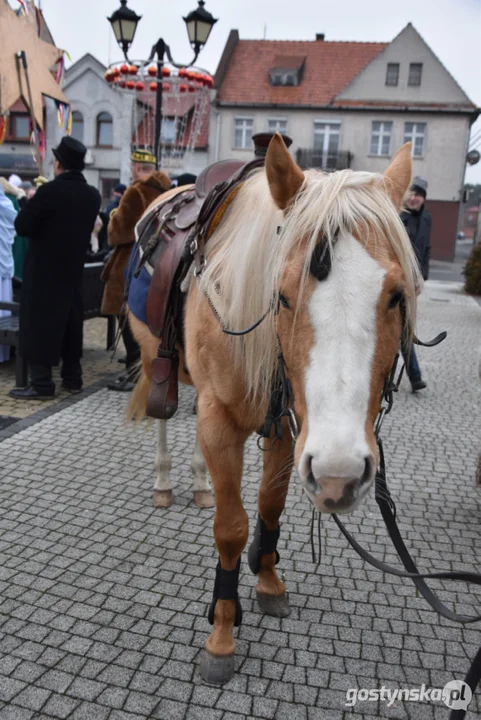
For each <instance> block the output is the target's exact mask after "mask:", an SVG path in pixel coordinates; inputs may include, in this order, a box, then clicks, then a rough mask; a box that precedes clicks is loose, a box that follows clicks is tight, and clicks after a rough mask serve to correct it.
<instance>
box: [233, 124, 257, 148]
mask: <svg viewBox="0 0 481 720" xmlns="http://www.w3.org/2000/svg"><path fill="white" fill-rule="evenodd" d="M253 129H254V119H253V118H235V120H234V147H235V148H236V149H238V150H250V149H251V148H252V131H253Z"/></svg>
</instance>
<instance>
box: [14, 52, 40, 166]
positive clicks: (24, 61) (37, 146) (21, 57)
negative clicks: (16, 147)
mask: <svg viewBox="0 0 481 720" xmlns="http://www.w3.org/2000/svg"><path fill="white" fill-rule="evenodd" d="M17 62H18V63H20V62H21V63H22V66H23V69H24V71H25V82H26V84H27V93H28V109H29V112H30V119H31V121H32V129H33V135H34V139H35V154H36V156H37V165H38V174H39V175H42V174H43V170H42V153H41V151H40V140H39V134H38V129H37V121H36V119H35V113H34V111H33V98H32V88H31V85H30V76H29V74H28V63H27V55H26V53H25V50H21V51H20V52H19V53H17ZM18 71H19V72H20V67H19V68H18Z"/></svg>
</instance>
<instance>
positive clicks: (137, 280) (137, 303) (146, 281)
mask: <svg viewBox="0 0 481 720" xmlns="http://www.w3.org/2000/svg"><path fill="white" fill-rule="evenodd" d="M139 260H140V254H139V250H138V248H137V247H136V246H135V245H134V247H133V248H132V253H131V255H130V260H129V264H128V266H127V272H126V281H127V283H128V284H129V293H128V299H127V302H128V305H129V310H130V312H131V313H132V315H134V316H135V317H136V318H137V320H140V321H141V322H143V323H145V324H147V314H146V310H145V308H146V304H147V295H148V292H149V288H150V281H151V276H150V274H149V272H148V271H147V268H145V267H143V268H142V270H141V271H140V273H139V276H138V277H135V276H134V274H133V273H132V275H131V277H130V278H129V275H128V273H129V268H131V267H132V268H133V269H134V270H135V268H136V267H137V265H138V263H139Z"/></svg>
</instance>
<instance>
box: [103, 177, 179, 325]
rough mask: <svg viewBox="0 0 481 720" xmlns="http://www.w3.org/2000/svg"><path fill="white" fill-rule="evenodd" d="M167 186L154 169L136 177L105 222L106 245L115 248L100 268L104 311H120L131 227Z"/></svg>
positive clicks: (163, 178)
mask: <svg viewBox="0 0 481 720" xmlns="http://www.w3.org/2000/svg"><path fill="white" fill-rule="evenodd" d="M169 188H170V180H169V178H168V177H167V175H166V174H165V173H163V172H158V171H155V172H153V173H152V174H151V175H149V177H148V178H147V179H146V180H137V181H136V182H134V183H133V184H132V185H131V186H130V187H129V188H128V189H127V190H126V191H125V194H124V196H123V197H122V200H121V201H120V205H119V207H118V209H117V211H116V212H114V213H113V215H111V220H110V222H109V228H108V233H109V245H112V247H114V248H115V250H114V252H113V253H112V255H111V256H110V258H109V259H108V261H107V263H106V264H105V267H104V269H103V272H102V280H103V281H104V282H105V289H104V296H103V300H102V312H103V313H104V315H120V312H121V308H122V304H123V301H124V284H125V271H126V269H127V264H128V261H129V257H130V253H131V250H132V246H133V244H134V241H135V234H134V229H135V226H136V224H137V223H138V221H139V220H140V218H141V217H142V215H143V213H144V212H145V210H146V209H147V208H148V207H149V205H150V203H152V202H153V201H154V200H155V199H156V198H157V197H158V196H159V195H161V194H162V193H163V192H165V191H166V190H168V189H169Z"/></svg>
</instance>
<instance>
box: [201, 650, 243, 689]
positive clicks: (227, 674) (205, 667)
mask: <svg viewBox="0 0 481 720" xmlns="http://www.w3.org/2000/svg"><path fill="white" fill-rule="evenodd" d="M234 658H235V656H234V654H232V655H211V653H210V652H208V650H204V652H203V653H202V658H201V661H200V666H199V672H200V676H201V678H202V680H203V681H204V682H206V683H209V684H210V685H224V684H225V683H226V682H229V680H230V679H231V678H232V677H233V676H234V665H235V659H234Z"/></svg>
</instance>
